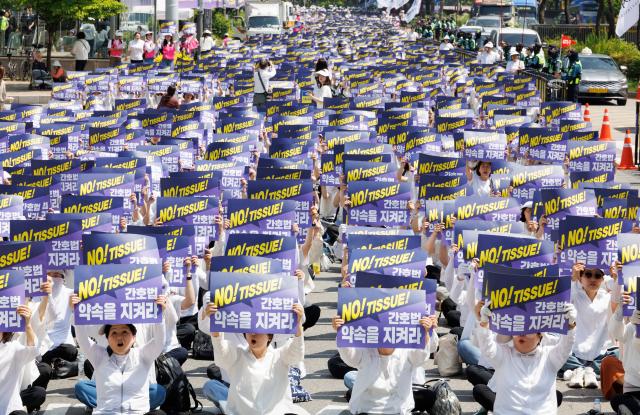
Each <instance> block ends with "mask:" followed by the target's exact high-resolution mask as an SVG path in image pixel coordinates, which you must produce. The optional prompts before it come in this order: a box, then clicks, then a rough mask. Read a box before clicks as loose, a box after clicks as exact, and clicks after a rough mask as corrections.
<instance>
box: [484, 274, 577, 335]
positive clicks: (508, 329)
mask: <svg viewBox="0 0 640 415" xmlns="http://www.w3.org/2000/svg"><path fill="white" fill-rule="evenodd" d="M485 278H486V280H487V284H486V292H487V296H486V298H487V303H488V304H490V308H491V311H492V312H493V315H492V316H491V324H490V327H491V330H492V331H494V332H496V333H499V334H504V335H509V336H510V335H517V336H520V335H524V334H530V333H545V332H549V333H560V334H566V333H567V330H568V323H567V321H566V319H565V317H564V309H565V304H567V303H569V302H570V301H571V278H567V277H544V278H540V277H534V276H511V275H501V274H495V273H492V272H487V273H486V274H485Z"/></svg>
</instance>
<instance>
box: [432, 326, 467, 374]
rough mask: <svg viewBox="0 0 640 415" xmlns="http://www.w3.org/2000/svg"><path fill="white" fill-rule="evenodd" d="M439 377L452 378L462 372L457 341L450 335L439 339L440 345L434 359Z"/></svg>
mask: <svg viewBox="0 0 640 415" xmlns="http://www.w3.org/2000/svg"><path fill="white" fill-rule="evenodd" d="M434 362H435V364H436V365H437V366H438V373H440V376H454V375H457V374H458V373H460V372H462V363H461V362H460V355H458V340H457V337H456V336H454V335H452V334H447V335H445V336H442V337H441V338H440V345H439V347H438V351H437V352H436V355H435V358H434Z"/></svg>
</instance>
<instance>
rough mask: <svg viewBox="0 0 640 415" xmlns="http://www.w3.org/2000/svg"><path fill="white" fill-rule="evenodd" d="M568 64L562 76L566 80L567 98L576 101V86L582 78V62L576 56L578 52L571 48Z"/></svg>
mask: <svg viewBox="0 0 640 415" xmlns="http://www.w3.org/2000/svg"><path fill="white" fill-rule="evenodd" d="M568 58H569V64H568V67H567V71H566V73H565V75H564V77H563V79H564V80H565V81H567V100H568V101H573V102H578V87H579V86H580V79H581V78H582V63H580V58H579V57H578V52H576V51H575V50H572V51H570V52H569V56H568Z"/></svg>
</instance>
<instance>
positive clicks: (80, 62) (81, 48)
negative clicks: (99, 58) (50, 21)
mask: <svg viewBox="0 0 640 415" xmlns="http://www.w3.org/2000/svg"><path fill="white" fill-rule="evenodd" d="M90 50H91V46H89V42H87V41H86V39H85V38H84V32H79V33H78V36H77V37H76V41H75V43H74V44H73V48H72V49H71V54H72V55H73V57H74V58H76V71H84V67H85V66H87V60H88V59H89V51H90Z"/></svg>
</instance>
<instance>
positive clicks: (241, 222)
mask: <svg viewBox="0 0 640 415" xmlns="http://www.w3.org/2000/svg"><path fill="white" fill-rule="evenodd" d="M295 210H296V202H295V201H293V200H251V199H230V200H229V201H228V204H227V217H228V218H229V223H230V225H229V233H230V234H232V233H252V234H257V233H261V234H267V235H281V236H291V235H292V227H293V224H294V223H297V222H296V211H295Z"/></svg>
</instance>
